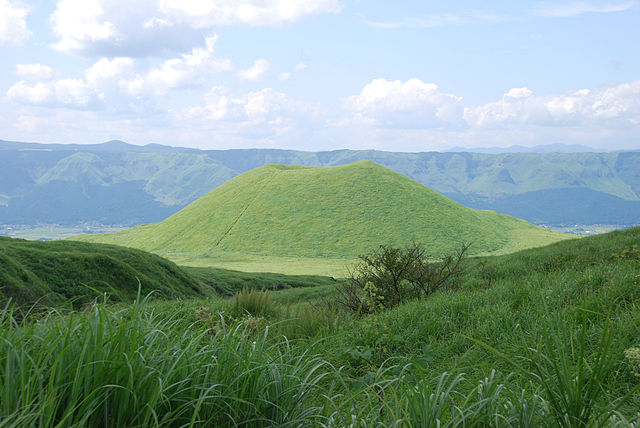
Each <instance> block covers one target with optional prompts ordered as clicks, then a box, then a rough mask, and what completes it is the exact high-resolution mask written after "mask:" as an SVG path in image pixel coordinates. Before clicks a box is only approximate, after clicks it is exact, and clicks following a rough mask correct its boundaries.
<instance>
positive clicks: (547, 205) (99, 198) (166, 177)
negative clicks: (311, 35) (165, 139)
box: [0, 140, 640, 225]
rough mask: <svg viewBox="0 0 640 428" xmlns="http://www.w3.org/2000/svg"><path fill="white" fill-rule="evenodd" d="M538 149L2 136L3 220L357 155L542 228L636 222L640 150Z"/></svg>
mask: <svg viewBox="0 0 640 428" xmlns="http://www.w3.org/2000/svg"><path fill="white" fill-rule="evenodd" d="M542 147H546V148H548V150H547V151H549V153H546V152H545V153H498V154H492V153H470V152H424V153H399V152H383V151H376V150H334V151H326V152H303V151H295V150H276V149H232V150H196V149H188V148H175V147H169V146H163V145H159V144H149V145H146V146H135V145H131V144H127V143H124V142H122V141H110V142H107V143H103V144H94V145H78V144H73V145H66V144H36V143H20V142H9V141H2V140H0V224H27V225H29V224H36V223H47V224H51V223H56V224H64V225H68V224H77V223H81V222H96V223H101V224H105V225H111V224H121V225H135V224H140V223H146V222H155V221H160V220H162V219H164V218H166V217H168V216H169V215H171V214H173V213H175V212H177V211H178V210H180V209H181V208H183V207H184V206H186V205H187V204H188V203H190V202H192V201H194V200H196V199H197V198H199V197H200V196H202V195H204V194H205V193H207V192H208V191H210V190H212V189H214V188H216V187H217V186H219V185H221V184H222V183H224V182H226V181H227V180H229V179H230V178H232V177H235V176H237V175H239V174H241V173H243V172H246V171H248V170H250V169H253V168H257V167H259V166H263V165H267V164H287V165H304V166H335V165H343V164H347V163H351V162H355V161H359V160H371V161H373V162H376V163H378V164H380V165H383V166H385V167H387V168H390V169H392V170H394V171H396V172H398V173H400V174H403V175H406V176H407V177H410V178H412V179H414V180H416V181H418V182H420V183H422V184H425V185H426V186H428V187H430V188H432V189H434V190H436V191H438V192H440V193H443V194H444V195H446V196H448V197H450V198H452V199H454V200H456V201H458V202H460V203H462V204H464V205H466V206H469V207H472V208H481V209H492V210H496V211H498V212H501V213H504V214H510V215H514V216H517V217H520V218H523V219H525V220H529V221H532V222H535V223H538V224H549V225H561V224H575V223H581V224H598V223H600V224H602V223H606V224H624V225H631V224H640V152H638V151H629V152H608V153H594V152H578V153H559V150H555V149H551V148H552V147H557V146H555V145H551V146H542ZM563 147H564V148H565V149H566V151H569V150H570V148H571V147H574V146H563ZM574 148H575V147H574ZM539 150H540V151H543V149H539ZM545 150H546V149H545ZM585 150H586V149H585Z"/></svg>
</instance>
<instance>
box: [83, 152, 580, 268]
mask: <svg viewBox="0 0 640 428" xmlns="http://www.w3.org/2000/svg"><path fill="white" fill-rule="evenodd" d="M567 237H568V236H566V235H562V234H558V233H554V232H550V231H548V230H544V229H542V228H538V227H535V226H533V225H531V224H529V223H527V222H525V221H523V220H519V219H516V218H513V217H509V216H505V215H501V214H498V213H495V212H491V211H479V210H474V209H470V208H466V207H463V206H462V205H460V204H458V203H456V202H453V201H452V200H450V199H448V198H446V197H444V196H442V195H441V194H439V193H437V192H435V191H433V190H431V189H429V188H428V187H426V186H424V185H422V184H420V183H418V182H416V181H413V180H411V179H409V178H407V177H405V176H403V175H401V174H398V173H396V172H393V171H391V170H389V169H387V168H384V167H382V166H380V165H377V164H375V163H373V162H369V161H359V162H355V163H352V164H348V165H343V166H338V167H320V168H318V167H315V168H314V167H301V166H285V165H269V166H265V167H260V168H256V169H254V170H252V171H250V172H247V173H245V174H242V175H240V176H238V177H236V178H234V179H232V180H229V181H228V182H227V183H225V184H223V185H222V186H220V187H218V188H216V189H214V190H213V191H211V192H210V193H208V194H207V195H205V196H203V197H202V198H200V199H198V200H197V201H195V202H194V203H192V204H190V205H189V206H187V207H186V208H184V209H182V210H181V211H179V212H178V213H176V214H174V215H173V216H171V217H169V218H168V219H166V220H164V221H162V222H160V223H156V224H147V225H142V226H138V227H134V228H132V229H128V230H125V231H122V232H118V233H114V234H106V235H90V236H82V237H78V239H82V240H85V241H92V242H105V243H112V244H119V245H124V246H130V247H135V248H140V249H144V250H147V251H152V252H156V253H158V254H161V255H164V256H167V257H169V258H171V257H183V256H184V255H185V254H190V255H192V256H194V257H203V256H207V255H208V256H212V257H213V256H215V254H216V253H220V252H223V253H224V252H233V253H240V254H255V255H258V256H264V255H266V256H279V257H307V258H324V257H328V258H341V257H343V258H350V257H356V256H358V255H359V254H362V253H364V252H367V251H369V250H370V249H372V248H376V247H377V246H378V245H381V244H392V245H404V244H407V243H410V242H411V241H417V242H421V243H424V244H425V245H426V246H427V247H428V248H429V249H430V251H431V252H432V255H433V256H434V257H439V256H440V255H442V254H444V253H448V252H451V251H453V250H454V249H455V248H457V247H458V246H459V245H460V244H461V243H463V242H471V243H472V248H471V253H472V254H498V253H506V252H512V251H515V250H517V249H522V248H527V247H534V246H541V245H545V244H548V243H551V242H555V241H558V240H562V239H566V238H567ZM73 239H75V238H73Z"/></svg>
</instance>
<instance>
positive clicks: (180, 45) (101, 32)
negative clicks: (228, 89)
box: [0, 0, 341, 57]
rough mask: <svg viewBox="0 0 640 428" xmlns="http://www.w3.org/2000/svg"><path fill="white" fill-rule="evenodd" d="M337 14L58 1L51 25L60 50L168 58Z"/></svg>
mask: <svg viewBox="0 0 640 428" xmlns="http://www.w3.org/2000/svg"><path fill="white" fill-rule="evenodd" d="M0 1H7V0H0ZM340 9H341V6H340V3H339V1H338V0H296V1H291V0H136V1H135V2H132V1H130V0H59V1H58V3H57V6H56V10H55V11H54V12H53V14H52V15H51V17H50V20H51V24H52V26H53V30H54V34H55V35H56V36H57V37H58V39H59V41H58V42H57V43H56V44H55V45H54V46H55V47H56V48H57V49H59V50H62V51H71V52H78V53H83V54H85V53H86V54H90V55H96V54H98V55H103V56H130V57H138V56H150V55H162V56H168V55H169V53H170V52H174V53H175V52H184V51H185V50H186V49H188V48H189V47H190V46H192V45H193V44H194V43H195V42H197V41H198V40H200V39H201V38H202V36H203V35H204V34H206V33H208V32H210V31H211V30H212V29H214V28H215V29H217V28H219V27H220V26H225V25H234V24H245V25H252V26H277V25H281V24H285V23H288V22H294V21H297V20H300V19H302V18H304V17H306V16H309V15H314V14H319V13H336V12H339V11H340Z"/></svg>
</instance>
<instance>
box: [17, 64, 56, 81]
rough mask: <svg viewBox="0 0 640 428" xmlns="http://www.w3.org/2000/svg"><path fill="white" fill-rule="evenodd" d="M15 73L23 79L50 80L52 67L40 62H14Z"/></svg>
mask: <svg viewBox="0 0 640 428" xmlns="http://www.w3.org/2000/svg"><path fill="white" fill-rule="evenodd" d="M16 74H17V75H18V77H20V78H22V79H24V80H35V81H38V80H50V79H52V78H53V69H52V68H51V67H49V66H46V65H42V64H16Z"/></svg>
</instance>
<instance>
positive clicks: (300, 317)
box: [0, 228, 640, 427]
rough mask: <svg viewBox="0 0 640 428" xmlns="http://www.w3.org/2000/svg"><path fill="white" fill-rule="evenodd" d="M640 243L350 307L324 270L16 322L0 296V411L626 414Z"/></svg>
mask: <svg viewBox="0 0 640 428" xmlns="http://www.w3.org/2000/svg"><path fill="white" fill-rule="evenodd" d="M639 243H640V228H635V229H630V230H626V231H620V232H613V233H609V234H605V235H599V236H594V237H587V238H583V239H578V240H572V241H564V242H559V243H556V244H553V245H550V246H547V247H544V248H537V249H529V250H525V251H521V252H518V253H515V254H509V255H504V256H490V257H481V258H474V259H470V260H468V262H467V266H466V271H465V273H464V274H463V275H462V276H461V278H460V280H459V282H458V283H457V284H455V285H454V286H452V287H450V288H449V289H446V290H443V291H438V292H436V293H434V294H433V295H432V296H431V297H429V298H428V299H424V300H419V301H414V302H410V303H408V304H406V305H403V306H400V307H397V308H395V309H393V310H390V311H388V312H383V313H380V314H378V315H376V316H369V317H363V318H354V317H352V316H349V315H347V314H344V313H339V312H336V311H335V310H334V309H335V308H333V307H327V306H326V305H325V306H323V305H322V302H323V301H324V300H323V298H329V299H330V292H331V289H332V287H334V286H332V285H330V284H329V285H321V286H318V287H300V288H291V289H284V290H280V291H270V292H268V293H265V292H256V291H253V292H251V291H247V292H246V293H244V295H243V296H242V297H241V298H240V300H238V299H218V298H215V299H197V300H184V301H179V302H170V301H157V302H156V301H153V302H146V303H142V302H139V303H136V304H135V305H124V304H119V305H116V306H104V305H98V306H97V307H94V308H90V309H88V310H86V311H85V312H82V313H75V314H71V315H68V316H63V315H60V314H57V313H51V314H49V315H47V316H45V317H41V318H40V319H39V320H37V321H36V320H29V319H27V320H25V321H22V322H21V323H19V322H17V321H16V320H13V319H12V317H11V314H10V313H8V312H7V311H5V312H4V313H3V314H2V316H1V317H0V318H2V322H0V394H1V395H0V397H1V398H0V420H3V421H5V424H7V425H12V426H33V425H39V426H81V425H88V424H90V425H92V426H116V425H121V426H125V425H126V426H160V425H161V426H195V425H198V426H203V425H204V426H283V425H284V424H285V422H288V423H290V424H291V425H293V426H319V427H326V426H331V427H344V426H361V427H365V426H401V427H421V426H443V427H444V426H447V427H469V426H478V427H479V426H489V427H507V426H525V427H526V426H552V427H556V426H567V427H568V426H570V427H578V426H581V427H583V426H594V427H596V426H597V427H599V426H620V427H623V426H624V427H631V426H637V424H638V423H639V422H640V420H638V416H639V415H638V409H640V394H639V393H638V389H639V388H640V381H639V379H638V378H637V377H636V376H635V374H634V366H633V365H632V364H631V363H630V362H628V361H627V360H626V359H625V355H624V350H626V349H628V348H631V347H634V346H636V347H637V346H638V345H639V344H640V249H639V248H638V246H639ZM201 274H202V275H204V274H206V272H205V271H203V272H201ZM294 292H295V293H297V296H295V295H293V294H292V293H294ZM314 293H316V294H314ZM294 297H298V298H299V300H300V301H299V302H297V301H296V300H295V298H294ZM240 308H242V309H243V310H240ZM247 308H248V309H247ZM245 309H246V310H245ZM634 419H635V422H633V423H635V425H632V422H630V421H631V420H634ZM284 426H286V425H284Z"/></svg>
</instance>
